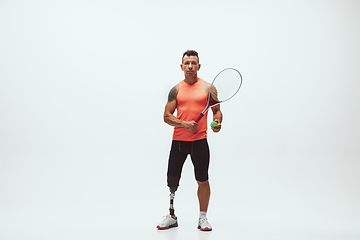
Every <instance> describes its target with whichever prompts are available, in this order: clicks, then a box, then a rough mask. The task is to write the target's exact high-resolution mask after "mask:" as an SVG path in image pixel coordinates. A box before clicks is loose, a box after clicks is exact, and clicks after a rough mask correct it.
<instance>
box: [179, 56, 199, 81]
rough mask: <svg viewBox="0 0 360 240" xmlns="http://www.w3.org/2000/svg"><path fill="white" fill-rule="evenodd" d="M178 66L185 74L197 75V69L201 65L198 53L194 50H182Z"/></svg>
mask: <svg viewBox="0 0 360 240" xmlns="http://www.w3.org/2000/svg"><path fill="white" fill-rule="evenodd" d="M180 66H181V70H183V71H184V73H185V75H186V76H197V71H199V69H200V67H201V64H199V56H198V53H197V52H196V51H195V50H187V51H186V52H184V54H183V57H182V63H181V65H180Z"/></svg>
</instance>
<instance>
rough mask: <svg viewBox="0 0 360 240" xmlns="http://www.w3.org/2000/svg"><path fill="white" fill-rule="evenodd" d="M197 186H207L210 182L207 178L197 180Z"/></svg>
mask: <svg viewBox="0 0 360 240" xmlns="http://www.w3.org/2000/svg"><path fill="white" fill-rule="evenodd" d="M197 183H198V185H199V187H209V186H210V184H209V180H206V181H197Z"/></svg>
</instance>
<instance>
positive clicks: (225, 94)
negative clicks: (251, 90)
mask: <svg viewBox="0 0 360 240" xmlns="http://www.w3.org/2000/svg"><path fill="white" fill-rule="evenodd" d="M241 83H242V78H241V74H240V73H239V72H238V71H237V70H235V69H233V68H227V69H225V70H223V71H222V72H220V73H219V74H218V76H217V77H216V78H215V79H214V81H213V86H212V88H211V90H210V93H211V96H212V98H214V99H215V100H217V101H220V102H223V101H226V100H229V99H230V98H231V97H233V96H234V95H235V94H236V93H237V92H238V91H239V89H240V87H241Z"/></svg>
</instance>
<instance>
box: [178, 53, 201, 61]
mask: <svg viewBox="0 0 360 240" xmlns="http://www.w3.org/2000/svg"><path fill="white" fill-rule="evenodd" d="M185 56H188V57H191V56H194V57H197V62H198V63H199V54H198V53H197V51H195V50H187V51H186V52H184V53H183V56H182V61H181V62H182V63H184V57H185Z"/></svg>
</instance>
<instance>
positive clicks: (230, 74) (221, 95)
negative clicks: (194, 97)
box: [195, 68, 242, 123]
mask: <svg viewBox="0 0 360 240" xmlns="http://www.w3.org/2000/svg"><path fill="white" fill-rule="evenodd" d="M241 84H242V76H241V73H240V72H239V71H238V70H236V69H235V68H225V69H224V70H222V71H221V72H219V73H218V75H216V76H215V78H214V80H213V81H212V83H211V86H210V92H209V96H208V101H207V105H206V107H205V108H204V110H203V111H202V112H201V113H200V115H199V117H198V118H197V119H196V120H195V122H197V123H199V121H200V120H201V118H202V117H203V116H204V115H205V114H206V112H207V111H208V110H209V109H210V108H211V107H213V106H216V105H218V104H220V103H223V102H226V101H228V100H230V99H231V98H232V97H234V96H235V94H236V93H237V92H238V91H239V90H240V87H241Z"/></svg>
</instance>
